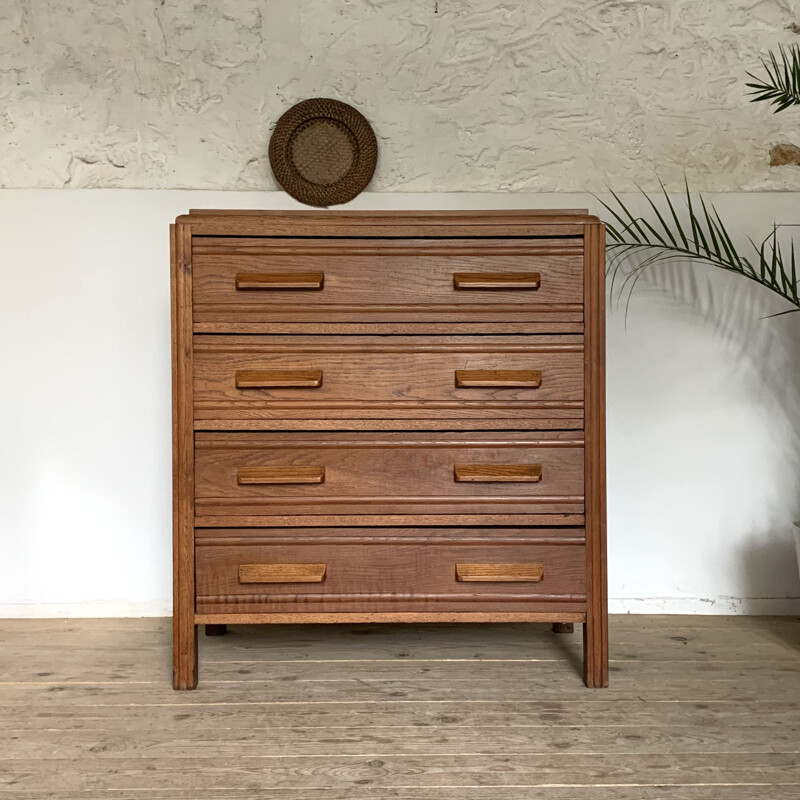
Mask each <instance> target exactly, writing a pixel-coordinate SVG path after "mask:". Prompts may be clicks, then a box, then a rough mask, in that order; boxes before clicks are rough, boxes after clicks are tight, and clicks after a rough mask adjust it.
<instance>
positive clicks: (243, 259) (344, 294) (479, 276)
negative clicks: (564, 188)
mask: <svg viewBox="0 0 800 800" xmlns="http://www.w3.org/2000/svg"><path fill="white" fill-rule="evenodd" d="M583 269H584V267H583V245H582V241H581V240H580V239H509V240H502V239H471V240H468V239H462V240H424V239H417V240H415V239H406V240H370V239H347V240H344V239H343V240H339V241H338V242H337V241H335V240H313V239H311V240H308V239H306V240H303V239H297V240H292V239H272V240H271V239H226V238H220V240H219V241H218V242H216V243H214V242H209V241H208V240H204V241H203V243H202V244H196V245H195V246H194V249H193V303H194V319H195V321H196V322H325V321H328V322H356V321H360V322H382V321H393V322H419V321H442V322H444V321H454V322H465V321H469V322H480V321H494V320H508V321H515V320H519V321H524V320H532V321H533V320H536V319H540V318H541V316H542V315H544V316H546V317H547V318H548V319H550V320H559V321H578V322H579V321H581V320H582V318H583V314H582V303H583Z"/></svg>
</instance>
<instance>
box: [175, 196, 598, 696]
mask: <svg viewBox="0 0 800 800" xmlns="http://www.w3.org/2000/svg"><path fill="white" fill-rule="evenodd" d="M175 231H176V235H175V236H174V240H173V297H174V308H175V313H174V319H175V320H176V322H175V324H174V327H173V353H174V364H175V366H174V372H173V380H174V386H175V396H174V408H175V419H176V420H177V422H176V428H175V436H174V452H175V497H174V505H175V509H176V516H175V564H176V566H175V587H176V590H175V609H176V617H175V619H176V622H175V678H174V684H175V686H176V687H179V688H191V687H192V686H193V685H194V683H195V682H196V648H197V636H196V625H197V623H205V624H209V625H212V626H213V625H217V626H220V625H225V624H226V623H231V624H235V623H238V622H257V623H269V624H271V625H273V626H274V625H277V624H279V623H280V622H281V621H282V620H284V618H286V619H293V620H295V621H297V622H303V623H304V624H305V625H313V624H314V623H316V622H325V623H331V622H336V621H343V620H345V619H349V620H351V621H354V620H360V621H371V622H379V621H388V620H404V621H406V622H413V621H427V622H431V623H433V622H437V621H443V620H454V621H455V620H460V621H467V620H469V621H471V622H474V623H479V622H481V621H490V620H491V621H498V622H499V621H504V622H510V621H512V620H528V621H548V622H551V623H558V624H560V625H568V624H572V623H574V622H583V623H584V657H583V662H584V664H583V666H584V679H585V682H586V684H587V685H588V686H592V687H595V686H597V687H599V686H606V685H607V683H608V640H607V632H606V623H605V616H606V599H605V591H606V590H605V581H606V566H605V477H604V459H605V453H604V449H605V444H604V425H605V421H604V392H603V382H604V371H603V360H604V352H603V351H604V340H603V324H604V323H603V309H604V290H603V277H604V258H603V255H604V253H603V249H604V243H603V227H602V224H601V223H600V221H599V220H598V219H597V218H596V217H592V216H589V215H588V214H587V213H586V212H585V211H583V210H553V211H542V212H536V211H530V210H518V211H508V212H485V213H484V212H432V213H428V212H414V211H409V212H406V211H403V212H388V213H387V212H352V211H345V212H299V213H298V212H257V211H252V212H238V211H231V212H223V211H209V212H202V211H194V212H192V213H191V214H190V215H188V216H184V217H179V218H178V220H177V221H176V226H175ZM192 430H194V431H196V433H194V436H192ZM584 490H585V501H584ZM251 556H252V557H253V559H254V560H253V559H251ZM237 559H238V560H237ZM567 562H568V563H567ZM302 565H305V567H303V568H310V566H314V565H316V568H317V571H316V572H314V574H313V576H312V577H314V578H315V582H313V583H311V582H309V583H307V584H306V583H304V582H302V581H300V580H298V581H288V582H286V581H281V580H279V581H278V582H275V583H273V582H272V578H273V577H276V576H277V577H278V578H280V577H287V576H288V577H290V576H291V575H295V576H298V575H301V573H302V572H303V570H302V569H301V567H302ZM470 565H472V567H475V568H476V569H477V570H478V571H477V572H476V571H474V570H472V567H471V566H470ZM539 565H541V570H540V571H539ZM200 567H202V575H203V580H204V581H211V583H212V584H213V583H215V582H216V583H218V584H219V586H217V588H214V587H213V586H212V588H210V589H204V590H203V591H204V592H205V594H204V593H203V592H201V591H200V590H199V588H198V590H197V593H196V592H195V589H196V586H195V580H196V574H195V571H196V568H200ZM534 567H536V569H534ZM319 568H322V569H324V575H323V580H320V581H319V582H316V578H317V577H319V575H320V574H321V573H320V572H319ZM242 570H243V571H242ZM259 570H260V573H259ZM292 570H295V571H294V572H292ZM297 570H300V572H297ZM471 570H472V571H471ZM257 574H261V576H262V577H264V578H265V580H264V582H256V583H253V582H250V581H249V580H245V582H242V581H241V580H240V578H241V577H244V578H245V579H247V578H253V577H257ZM303 574H305V573H303ZM308 575H311V573H310V572H309V573H308ZM308 575H306V577H308ZM459 575H460V576H461V578H463V580H458V577H459ZM301 577H302V576H301ZM471 578H481V580H473V579H471ZM489 578H493V579H492V580H489ZM523 578H524V579H525V580H523ZM534 578H536V579H538V578H541V580H534ZM483 579H485V580H483ZM528 579H530V580H528ZM576 580H577V581H578V582H577V583H575V581H576ZM228 582H230V583H231V586H229V585H228ZM295 583H297V584H298V585H297V586H295V585H294V584H295ZM220 587H222V588H220ZM315 591H318V592H319V593H318V594H316V595H315ZM525 591H527V592H528V594H527V595H526V594H525V593H524V592H525ZM204 603H206V604H208V603H210V604H211V605H210V606H209V605H205V606H204V605H203V604H204ZM346 615H349V616H346ZM211 630H214V629H213V628H212V629H211ZM193 659H194V661H193Z"/></svg>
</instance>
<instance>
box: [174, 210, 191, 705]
mask: <svg viewBox="0 0 800 800" xmlns="http://www.w3.org/2000/svg"><path fill="white" fill-rule="evenodd" d="M170 239H171V247H170V262H171V295H172V297H171V299H172V514H173V527H172V531H173V533H172V536H173V543H172V564H173V609H172V625H173V651H172V652H173V686H174V687H175V688H176V689H193V688H194V687H195V686H196V685H197V625H196V624H195V619H194V614H195V566H194V430H193V425H192V261H191V252H192V247H191V245H192V231H191V226H189V225H186V224H176V225H173V226H171V229H170Z"/></svg>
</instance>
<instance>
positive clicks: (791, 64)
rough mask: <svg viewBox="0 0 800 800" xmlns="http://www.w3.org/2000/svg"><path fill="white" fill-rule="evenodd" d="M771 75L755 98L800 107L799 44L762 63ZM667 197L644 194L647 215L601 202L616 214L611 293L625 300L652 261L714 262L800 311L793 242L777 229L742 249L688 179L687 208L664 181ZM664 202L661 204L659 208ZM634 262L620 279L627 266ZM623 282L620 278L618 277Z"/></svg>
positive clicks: (780, 107) (754, 89) (760, 82)
mask: <svg viewBox="0 0 800 800" xmlns="http://www.w3.org/2000/svg"><path fill="white" fill-rule="evenodd" d="M762 66H763V68H764V72H765V74H764V75H763V76H762V77H760V78H759V77H757V76H755V75H752V74H750V73H748V75H749V76H750V77H751V78H752V80H753V81H754V82H753V83H748V84H747V86H748V88H750V89H751V92H750V95H751V102H760V101H766V102H769V103H770V104H771V105H773V106H774V110H775V113H778V112H780V111H784V110H785V109H787V108H789V107H790V106H795V105H800V45H797V44H795V45H792V46H791V47H788V48H784V47H781V48H780V49H779V51H778V54H777V55H776V54H775V53H770V54H769V58H767V59H763V60H762ZM661 190H662V195H663V197H662V198H661V200H660V201H659V202H658V203H657V202H656V201H655V200H653V199H652V198H651V197H650V196H649V195H647V194H646V193H644V192H642V195H643V197H644V199H645V200H646V201H647V208H648V213H647V214H646V215H637V214H635V213H633V211H631V209H630V208H629V207H628V206H626V205H625V203H623V201H622V200H621V199H620V198H619V197H618V196H617V195H616V194H614V193H613V192H612V193H611V194H612V196H613V198H614V201H613V203H614V204H613V205H610V204H608V203H605V202H603V201H602V200H601V201H600V202H601V203H602V205H603V206H604V207H605V208H606V210H607V211H608V212H609V213H610V214H611V216H612V218H613V221H611V222H607V224H606V227H607V231H608V238H609V245H608V248H607V250H608V268H609V272H610V273H611V275H612V293H613V292H614V291H615V290H616V291H618V292H619V293H620V295H621V296H624V295H625V293H626V292H627V297H628V298H630V294H631V292H632V291H633V289H634V287H635V286H636V282H637V281H638V279H639V278H640V277H641V275H642V274H643V273H644V271H645V270H646V269H647V268H648V267H649V266H652V265H654V264H659V263H662V264H663V263H674V262H687V261H688V262H694V263H702V264H709V265H711V266H715V267H719V268H721V269H724V270H727V271H728V272H733V273H736V274H738V275H741V276H743V277H745V278H749V279H750V280H753V281H755V282H756V283H759V284H761V286H764V287H766V288H767V289H769V290H770V291H772V292H775V293H776V294H777V295H779V296H780V297H781V298H783V299H784V300H786V301H788V302H789V303H790V304H791V306H792V307H791V308H789V309H788V311H785V312H782V313H791V312H794V311H800V294H798V275H797V258H796V255H795V248H794V243H793V242H792V244H791V246H790V247H789V252H788V253H787V252H786V248H785V247H781V244H780V243H779V241H778V234H777V228H776V227H774V228H773V230H772V231H771V232H770V233H769V235H767V236H766V237H765V238H764V239H763V240H762V241H761V242H755V241H753V240H752V239H750V244H751V249H750V250H748V252H747V254H743V253H742V252H740V251H739V250H738V249H737V247H736V245H735V244H734V241H733V237H732V236H731V234H730V232H729V230H728V228H727V226H726V225H725V223H724V222H723V221H722V219H721V218H720V215H719V214H718V213H717V211H716V209H715V208H714V207H713V205H710V204H707V203H706V202H705V200H704V199H703V197H702V196H699V197H697V199H693V198H692V194H691V192H690V190H689V186H688V183H687V184H686V203H685V207H684V208H681V209H678V208H676V206H675V204H674V203H673V202H672V200H671V198H670V197H669V195H668V194H667V191H666V189H665V188H664V185H663V184H661ZM659 205H660V207H659ZM631 262H633V266H632V268H631V269H629V270H627V271H626V272H625V273H624V275H622V277H621V273H622V271H623V267H627V266H631ZM618 279H620V282H618Z"/></svg>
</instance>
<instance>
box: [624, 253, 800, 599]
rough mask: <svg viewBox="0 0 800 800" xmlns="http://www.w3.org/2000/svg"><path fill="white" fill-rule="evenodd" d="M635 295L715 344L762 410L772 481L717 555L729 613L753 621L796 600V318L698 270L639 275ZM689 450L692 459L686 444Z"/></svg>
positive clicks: (799, 401) (799, 480) (676, 268)
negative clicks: (765, 606)
mask: <svg viewBox="0 0 800 800" xmlns="http://www.w3.org/2000/svg"><path fill="white" fill-rule="evenodd" d="M640 292H642V293H647V294H651V295H658V296H660V297H662V298H665V299H668V300H670V301H674V303H675V305H676V309H674V310H672V309H671V314H673V313H674V314H679V315H682V316H683V317H684V318H685V321H686V322H687V323H689V324H691V325H693V326H698V327H699V326H702V329H703V330H704V331H706V333H707V335H710V336H713V337H714V338H715V339H716V340H717V341H718V344H720V346H721V347H720V351H721V352H722V353H723V354H724V356H725V359H726V368H727V369H728V370H732V371H733V375H734V377H735V379H736V381H737V382H741V384H742V386H743V387H744V389H745V390H746V391H747V393H748V396H749V397H750V398H751V399H752V402H753V403H754V404H755V406H756V407H757V408H759V409H762V410H763V415H764V426H765V428H767V429H769V431H770V442H771V444H769V445H766V444H765V446H769V447H770V452H769V453H766V454H765V456H766V457H767V458H768V460H769V462H770V463H771V464H774V465H775V469H774V475H775V476H777V477H776V479H775V480H773V482H772V483H770V484H769V489H768V492H767V494H766V495H764V496H763V500H764V508H765V512H764V517H763V518H761V519H752V520H749V521H748V520H740V521H738V523H739V524H738V525H737V527H738V528H739V530H740V533H739V535H737V536H736V541H734V542H731V546H732V547H733V548H734V551H733V552H728V553H724V554H723V553H721V554H720V560H721V561H725V562H728V564H729V565H730V567H732V568H733V570H735V572H736V573H738V574H737V576H736V577H737V582H738V584H739V585H740V586H741V595H740V596H739V597H737V598H731V608H730V609H726V611H729V612H733V613H737V612H738V613H756V614H757V613H759V603H758V602H757V601H759V600H761V601H763V600H766V599H771V600H780V599H787V598H798V597H800V577H798V568H797V560H796V557H795V548H794V541H793V538H792V535H791V524H792V521H793V517H794V518H795V519H796V518H800V369H798V365H800V312H798V313H791V314H784V315H783V316H771V315H775V314H780V313H781V312H783V311H785V310H786V307H787V304H786V303H784V302H783V301H781V300H780V298H778V297H775V296H773V295H772V294H770V292H769V291H767V290H765V289H763V288H762V287H760V286H757V285H756V284H754V283H752V282H750V281H749V280H747V279H745V278H742V277H740V276H734V275H727V274H725V273H724V272H722V271H720V270H717V269H715V268H713V267H704V266H700V265H692V264H681V265H672V266H669V265H658V266H653V267H651V268H649V269H648V270H646V271H645V272H644V273H643V274H642V277H641V280H639V282H638V284H637V287H636V293H635V295H634V296H633V298H632V300H631V302H632V303H636V302H637V297H636V295H638V294H639V293H640ZM618 302H619V305H617V303H618ZM626 302H627V300H626V298H624V297H623V298H622V299H621V300H618V298H615V299H614V300H613V301H612V313H619V314H624V313H625V304H626ZM631 332H632V331H629V333H631ZM721 391H724V387H722V388H721ZM687 448H688V449H687V453H686V457H687V458H689V459H691V458H692V452H691V442H688V443H687ZM746 462H747V459H746V458H745V457H743V458H742V463H741V464H740V465H739V467H740V469H741V470H742V471H743V472H744V475H745V477H746V475H747V471H748V469H749V468H750V465H748V463H746ZM745 483H746V481H745ZM762 491H763V488H762ZM770 495H771V496H770ZM742 529H743V530H744V531H745V532H746V533H745V535H744V536H743V535H742ZM762 613H763V612H762Z"/></svg>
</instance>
